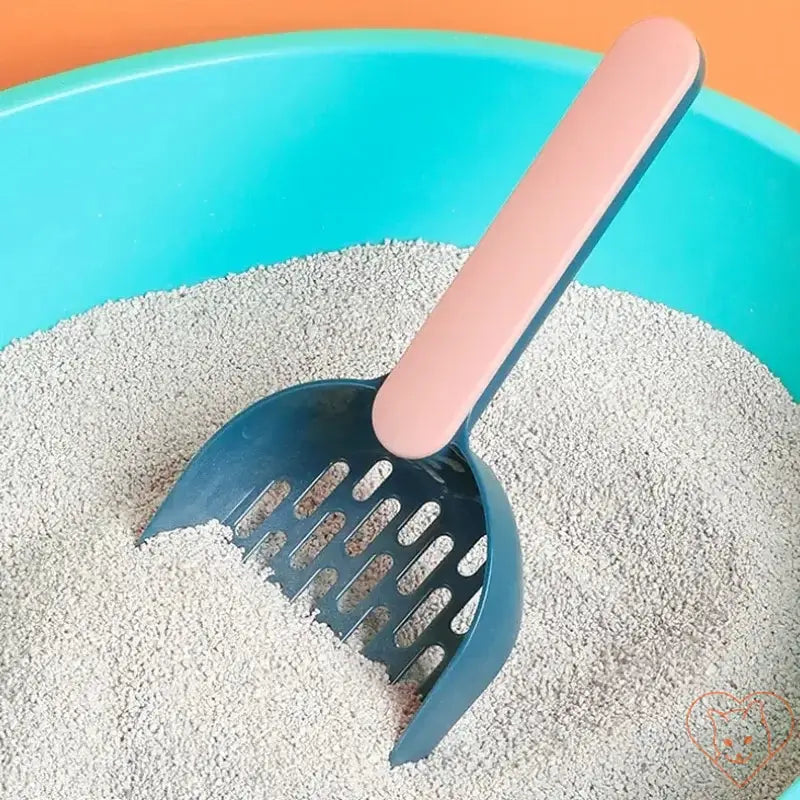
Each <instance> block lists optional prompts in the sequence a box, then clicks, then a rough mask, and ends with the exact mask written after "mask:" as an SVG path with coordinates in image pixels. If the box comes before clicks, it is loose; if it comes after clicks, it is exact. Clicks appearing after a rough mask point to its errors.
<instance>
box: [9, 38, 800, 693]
mask: <svg viewBox="0 0 800 800" xmlns="http://www.w3.org/2000/svg"><path fill="white" fill-rule="evenodd" d="M595 62H596V59H595V57H594V56H591V55H588V54H583V53H577V52H575V51H571V50H568V49H564V48H558V47H551V46H546V45H539V44H534V43H523V42H515V41H511V40H503V39H496V38H491V37H476V36H467V35H451V34H424V33H414V32H406V33H404V32H336V33H316V34H298V35H286V36H276V37H263V38H259V39H250V40H239V41H232V42H221V43H214V44H209V45H201V46H195V47H189V48H181V49H178V50H173V51H166V52H163V53H158V54H152V55H147V56H141V57H137V58H133V59H127V60H124V61H120V62H112V63H110V64H105V65H100V66H97V67H92V68H89V69H86V70H80V71H77V72H74V73H69V74H66V75H63V76H57V77H55V78H52V79H48V80H45V81H41V82H37V83H34V84H30V85H28V86H23V87H20V88H18V89H15V90H11V91H7V92H4V93H0V175H2V176H3V179H2V181H0V281H2V284H1V285H2V290H1V291H0V346H2V344H4V343H5V342H7V341H9V340H10V339H11V338H12V337H15V336H20V335H24V334H27V333H30V332H31V331H33V330H36V329H39V328H43V327H48V326H50V325H52V324H54V323H55V322H57V321H58V320H59V319H62V318H64V317H66V316H68V315H70V314H73V313H76V312H80V311H83V310H85V309H87V308H89V307H91V306H92V305H95V304H97V303H100V302H103V301H105V300H108V299H111V298H119V297H126V296H131V295H134V294H139V293H141V292H144V291H147V290H152V289H164V288H172V287H175V286H178V285H181V284H190V283H195V282H197V281H199V280H202V279H205V278H208V277H215V276H219V275H223V274H225V273H228V272H231V271H236V270H241V269H245V268H247V267H248V266H250V265H252V264H255V263H269V262H274V261H277V260H280V259H283V258H286V257H289V256H294V255H301V254H305V253H311V252H315V251H319V250H325V249H334V248H339V247H343V246H346V245H349V244H354V243H359V242H365V241H381V240H383V239H385V238H400V239H403V238H417V237H421V238H426V239H431V240H439V241H452V242H455V243H458V244H470V243H473V242H475V241H476V240H477V239H478V238H479V236H480V234H481V232H482V231H483V228H484V227H485V225H486V224H487V223H488V222H489V220H490V219H491V217H492V215H493V214H494V213H495V211H496V210H497V208H498V207H499V206H500V205H501V203H502V201H503V200H504V198H505V197H506V196H507V194H508V192H509V191H510V189H511V188H512V187H513V185H514V183H515V182H516V180H517V179H518V178H519V176H520V174H521V173H522V171H523V169H524V168H525V167H526V166H527V164H528V162H529V160H530V156H531V153H532V152H533V151H535V149H536V148H537V147H538V146H539V145H540V144H541V143H542V142H543V141H544V138H545V136H546V135H547V134H548V133H549V131H550V130H551V129H552V127H553V126H554V125H555V123H556V122H557V120H558V118H559V117H560V115H561V114H562V113H563V111H564V110H565V108H566V106H567V105H568V104H569V102H570V101H571V99H572V98H573V97H574V95H575V94H576V93H577V91H578V89H579V88H580V86H581V85H582V83H583V82H584V81H585V79H586V77H587V75H588V72H589V70H590V68H591V67H592V66H593V64H594V63H595ZM798 207H800V136H798V135H797V134H796V133H794V132H792V131H790V130H788V129H786V128H784V127H783V126H780V125H779V124H777V123H775V122H773V121H771V120H769V119H767V118H765V117H764V116H762V115H760V114H758V113H756V112H753V111H752V110H750V109H747V108H746V107H744V106H741V105H739V104H737V103H735V102H733V101H730V100H727V99H725V98H722V97H720V96H719V95H715V94H713V93H709V92H703V93H702V94H701V97H700V98H699V100H698V101H697V103H696V104H695V106H694V107H693V110H692V111H691V112H690V113H689V115H688V117H687V118H686V119H685V120H684V121H683V122H682V123H681V124H680V125H679V127H678V129H677V131H676V133H675V135H674V136H673V138H672V139H671V140H670V141H669V143H668V144H667V145H666V146H665V148H664V150H663V152H662V154H661V156H660V157H659V159H658V160H657V161H656V163H655V164H654V165H653V167H652V168H651V169H650V170H649V172H648V173H647V175H646V176H645V178H644V179H643V181H642V183H641V184H640V186H639V187H638V188H637V189H636V190H635V191H634V192H633V194H632V196H631V198H630V200H629V202H628V203H627V205H626V206H625V208H624V209H623V210H622V212H621V213H620V214H619V216H618V217H617V218H616V219H615V221H614V222H613V223H612V224H611V226H610V227H609V229H608V232H607V234H606V236H605V237H604V239H603V240H602V242H600V243H599V244H598V246H597V247H596V249H595V250H594V251H593V252H592V254H591V256H590V257H589V258H588V260H587V261H586V264H585V266H584V267H583V270H582V271H581V275H580V277H581V280H582V281H583V282H586V283H591V284H603V285H606V286H610V287H612V288H618V289H626V290H629V291H632V292H634V293H635V294H638V295H640V296H643V297H647V298H650V299H654V300H658V301H661V302H664V303H667V304H668V305H671V306H673V307H675V308H678V309H681V310H685V311H690V312H693V313H696V314H698V315H699V316H701V317H703V318H704V319H706V320H707V321H708V322H710V323H711V324H713V325H715V326H716V327H718V328H721V329H723V330H725V331H727V332H728V333H729V334H730V335H731V336H733V338H735V339H736V340H737V341H739V342H740V343H742V344H743V345H744V346H745V347H747V348H748V349H750V350H751V351H752V352H754V353H756V354H757V355H758V356H759V357H761V358H762V360H764V361H765V362H766V363H767V364H768V365H769V366H770V367H771V369H772V370H773V371H774V372H775V373H776V374H777V375H778V376H779V377H780V378H781V379H782V380H783V381H784V383H785V384H786V385H787V386H788V387H789V389H790V391H791V392H793V394H794V395H795V397H798V396H800V358H798V356H799V355H800V344H799V343H800V315H798V314H797V309H798V302H799V301H800V270H798V264H800V226H798V225H797V208H798ZM462 455H463V454H462ZM472 466H473V470H474V474H475V476H476V480H477V481H479V482H482V485H481V487H480V488H481V490H482V491H483V492H484V493H489V492H494V491H497V487H496V486H494V485H493V484H492V480H493V479H491V477H490V474H489V475H487V474H485V473H488V471H487V470H484V469H483V467H481V465H479V464H473V465H472ZM509 513H510V512H509ZM498 524H500V525H501V526H502V525H503V524H504V523H503V522H502V520H501V521H499V522H498ZM509 552H511V551H509ZM512 557H513V556H512ZM490 571H491V569H490V567H488V566H487V572H490ZM484 579H485V580H488V578H487V577H485V578H484ZM476 624H477V623H476ZM434 699H435V702H436V704H437V705H438V704H441V707H447V705H448V703H449V700H450V698H447V697H444V698H437V696H436V687H434V689H433V690H432V691H431V692H430V694H429V695H428V702H429V703H433V702H434Z"/></svg>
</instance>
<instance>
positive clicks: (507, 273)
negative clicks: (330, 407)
mask: <svg viewBox="0 0 800 800" xmlns="http://www.w3.org/2000/svg"><path fill="white" fill-rule="evenodd" d="M701 69H702V55H701V51H700V47H699V45H698V44H697V42H696V40H695V38H694V36H693V35H692V33H691V32H690V31H689V30H688V29H687V28H685V27H684V26H683V25H682V24H680V23H679V22H676V21H674V20H671V19H650V20H646V21H644V22H640V23H637V24H636V25H633V26H632V27H631V28H629V29H628V30H626V31H625V32H624V33H623V34H622V35H621V36H620V37H619V39H617V41H616V42H615V43H614V45H613V46H612V48H611V50H609V52H608V53H607V55H606V56H605V58H604V59H603V60H602V61H601V63H600V64H599V66H598V67H597V69H596V70H595V72H594V73H593V74H592V76H591V77H590V78H589V80H588V81H587V83H586V85H585V86H584V88H583V89H582V91H581V92H580V94H579V95H578V97H577V98H576V99H575V101H574V102H573V104H572V105H571V106H570V108H569V109H568V110H567V112H566V114H565V115H564V117H563V118H562V120H561V122H560V123H559V124H558V127H557V128H556V129H555V131H553V133H552V134H551V136H550V138H549V139H548V140H547V142H546V143H545V145H544V146H543V148H542V150H541V151H540V153H539V155H538V157H537V158H536V160H535V161H534V162H533V164H532V165H531V166H530V167H529V169H528V171H527V172H526V173H525V175H524V176H523V178H522V179H521V180H520V182H519V183H518V185H517V186H516V188H515V189H514V191H513V193H512V194H511V196H510V197H509V198H508V200H507V201H506V203H505V205H504V206H503V208H502V209H501V211H500V213H499V214H498V215H497V217H496V218H495V220H494V221H493V222H492V224H491V225H490V226H489V228H488V229H487V231H486V233H485V234H484V236H483V238H482V239H481V241H480V242H479V243H478V245H477V246H476V248H475V250H474V251H473V252H472V254H471V256H470V257H469V259H468V260H467V261H466V263H465V264H464V265H463V266H462V268H461V270H460V271H459V273H458V275H457V276H456V278H455V280H454V281H453V283H452V284H451V285H450V287H449V288H448V289H447V291H446V292H445V294H444V295H443V296H442V298H441V300H440V301H439V303H438V304H437V306H436V308H434V310H433V312H432V313H431V315H430V316H429V317H428V319H427V320H426V322H425V323H424V325H423V326H422V328H421V329H420V331H419V333H418V334H417V336H416V337H415V339H414V340H413V341H412V342H411V344H410V345H409V347H408V349H407V350H406V351H405V353H404V354H403V356H402V357H401V359H400V361H399V362H398V364H397V366H396V367H395V368H394V370H393V371H392V372H391V373H390V374H389V376H388V377H387V378H386V380H385V381H384V382H383V383H382V384H381V386H380V388H379V390H378V392H377V395H376V397H375V403H374V406H373V413H372V423H373V426H374V430H375V434H376V436H377V437H378V440H379V441H380V442H381V444H383V446H384V447H385V448H386V449H387V450H389V452H391V453H393V454H395V455H397V456H399V457H402V458H425V457H427V456H430V455H432V454H434V453H436V452H438V451H439V450H441V449H442V448H443V447H445V446H446V445H447V444H448V443H449V442H450V441H451V440H452V438H453V437H454V436H455V434H456V433H457V431H458V430H459V428H460V426H461V425H462V424H463V423H464V422H465V420H467V418H468V417H469V415H470V412H471V410H472V409H473V407H474V406H475V405H476V403H478V401H479V399H480V398H481V396H482V394H483V392H484V391H485V390H486V389H487V387H488V386H489V385H490V383H491V381H492V379H493V377H494V376H495V374H496V373H497V372H498V370H499V369H500V367H501V366H502V365H503V362H504V361H505V359H506V358H507V357H508V356H509V355H510V354H511V352H512V350H513V348H514V346H515V344H516V343H517V341H518V340H519V339H520V337H522V336H523V334H524V333H525V331H526V329H527V328H528V326H529V325H530V324H531V322H532V321H533V319H534V317H535V315H536V313H537V311H539V309H540V308H541V307H542V306H543V305H544V304H545V302H546V301H547V299H548V296H549V295H550V293H551V292H553V290H554V289H555V287H556V284H557V283H558V281H559V279H560V278H562V276H563V275H564V273H565V272H566V271H567V269H568V268H569V266H570V264H571V262H572V261H573V259H575V257H576V255H577V254H578V252H579V250H580V249H581V247H582V246H583V245H584V244H585V243H586V241H587V239H588V238H589V237H590V236H591V234H592V232H593V231H594V230H595V228H596V227H597V226H598V223H599V222H600V221H601V218H602V217H603V215H604V214H605V212H606V211H608V209H609V206H610V205H611V204H612V203H613V201H614V200H615V198H616V197H617V195H618V194H619V193H620V192H621V190H622V188H623V187H624V186H625V184H626V182H627V181H628V179H629V178H630V177H631V175H632V173H633V172H634V170H635V169H636V167H637V166H638V165H639V163H640V162H641V161H642V159H643V158H644V157H645V155H646V154H647V151H648V149H649V148H650V146H651V145H652V144H653V143H654V141H655V140H656V137H657V136H658V135H659V133H660V132H661V131H662V129H663V128H664V127H665V126H666V125H667V123H668V122H669V119H670V117H671V115H672V114H673V112H674V111H675V110H676V108H677V107H678V105H679V104H680V102H681V101H682V100H683V99H684V97H685V96H686V95H687V93H688V92H689V91H690V89H691V88H692V86H693V85H694V84H695V82H696V80H697V77H698V75H699V74H700V72H701Z"/></svg>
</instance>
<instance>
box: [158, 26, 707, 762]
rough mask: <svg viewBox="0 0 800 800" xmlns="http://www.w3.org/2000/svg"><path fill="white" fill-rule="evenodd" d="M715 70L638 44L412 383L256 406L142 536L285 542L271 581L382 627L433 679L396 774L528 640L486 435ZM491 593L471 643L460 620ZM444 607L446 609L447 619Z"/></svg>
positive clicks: (619, 46)
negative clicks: (493, 414) (509, 385)
mask: <svg viewBox="0 0 800 800" xmlns="http://www.w3.org/2000/svg"><path fill="white" fill-rule="evenodd" d="M702 72H703V59H702V54H701V51H700V48H699V46H698V44H697V42H696V41H695V39H694V37H693V36H692V34H691V33H690V32H689V31H688V30H687V29H686V28H684V27H683V26H682V25H680V24H679V23H677V22H674V21H672V20H668V19H653V20H647V21H645V22H641V23H638V24H637V25H634V26H633V27H631V28H630V29H628V30H627V31H626V32H624V33H623V34H622V36H621V37H620V38H619V39H618V40H617V41H616V43H615V44H614V45H613V47H612V48H611V50H610V51H609V52H608V54H607V55H606V57H605V58H604V59H603V61H602V62H601V63H600V64H599V66H598V67H597V69H596V70H595V72H594V73H593V75H592V76H591V77H590V79H589V80H588V82H587V83H586V85H585V86H584V88H583V89H582V91H581V92H580V94H579V95H578V97H577V98H576V99H575V101H574V103H573V104H572V106H571V107H570V108H569V109H568V111H567V112H566V114H565V115H564V117H563V118H562V120H561V122H560V123H559V125H558V127H557V128H556V130H555V131H554V132H553V133H552V135H551V136H550V138H549V140H548V141H547V142H546V143H545V145H544V146H543V148H542V149H541V152H540V153H539V155H538V157H537V158H536V160H535V161H534V162H533V164H532V165H531V166H530V168H529V169H528V171H527V173H526V174H525V175H524V176H523V178H522V179H521V180H520V182H519V184H518V185H517V187H516V188H515V189H514V192H513V193H512V194H511V196H510V197H509V198H508V200H507V202H506V203H505V205H504V206H503V208H502V209H501V211H500V213H499V214H498V215H497V217H496V218H495V220H494V222H493V223H492V224H491V225H490V227H489V228H488V230H487V231H486V233H485V235H484V237H483V238H482V239H481V241H480V242H479V244H478V245H477V246H476V248H475V250H474V251H473V253H472V254H471V256H470V257H469V259H468V260H467V261H466V263H465V264H464V265H463V267H462V268H461V270H460V271H459V273H458V275H457V277H456V278H455V280H454V281H453V283H452V284H451V286H450V287H449V289H448V290H447V291H446V292H445V294H444V295H443V296H442V298H441V300H440V302H439V303H438V305H437V306H436V308H435V309H434V310H433V312H432V313H431V315H430V317H429V318H428V319H427V321H426V322H425V323H424V325H423V326H422V328H421V329H420V331H419V333H418V334H417V336H416V338H415V339H414V340H413V341H412V343H411V344H410V346H409V347H408V348H407V350H406V351H405V353H404V354H403V356H402V357H401V359H400V361H399V362H398V364H397V366H396V367H395V368H394V370H393V371H392V372H391V373H390V374H389V375H388V376H384V377H381V378H378V379H377V380H333V381H320V382H315V383H309V384H304V385H301V386H296V387H293V388H290V389H286V390H284V391H281V392H278V393H276V394H274V395H271V396H269V397H266V398H264V399H262V400H260V401H258V402H256V403H255V404H253V405H252V406H250V407H249V408H247V409H246V410H244V411H242V412H241V413H240V414H238V415H237V416H236V417H235V418H234V419H233V420H231V421H230V422H229V423H227V424H226V425H225V426H224V427H222V428H221V429H220V430H219V431H218V432H217V433H216V434H215V435H214V436H213V437H212V438H211V439H210V440H209V441H208V442H207V443H206V444H205V445H204V446H203V447H202V449H201V450H200V451H199V452H198V453H197V455H196V456H195V457H194V458H193V459H192V461H191V462H190V464H189V465H188V467H187V469H186V470H185V472H184V473H183V474H182V475H181V477H180V478H179V479H178V481H177V482H176V484H175V486H174V487H173V489H172V490H171V491H170V493H169V495H168V496H167V498H166V499H165V501H164V503H163V505H162V506H161V508H160V509H159V510H158V512H157V513H156V514H155V516H154V517H153V519H152V520H151V521H150V523H149V525H148V526H147V528H146V530H145V531H144V533H143V534H142V540H145V539H148V538H150V537H151V536H154V535H156V534H157V533H159V532H161V531H167V530H173V529H176V528H183V527H190V526H195V525H199V524H202V523H205V522H207V521H209V520H211V519H217V520H219V521H221V522H222V523H224V524H225V525H227V526H229V527H231V528H232V529H233V530H234V536H235V538H234V542H235V543H236V544H237V545H238V546H239V547H240V548H241V549H242V551H243V553H244V555H245V557H256V556H257V555H259V554H261V555H262V556H263V554H264V553H265V552H267V551H266V548H270V550H269V552H271V553H272V556H271V560H270V562H269V564H270V567H271V569H272V570H273V574H272V576H271V577H272V579H273V580H275V581H276V582H277V583H278V584H279V585H280V586H281V588H282V590H283V591H284V592H285V593H286V594H287V595H288V596H289V597H290V598H292V599H294V598H296V597H298V596H299V595H300V594H301V593H303V592H305V591H306V590H309V591H311V590H314V594H315V604H316V606H317V607H318V619H319V620H320V621H322V622H325V623H327V624H328V625H329V626H330V627H331V628H333V630H334V631H335V632H336V634H337V635H338V636H339V637H341V638H342V639H347V638H348V637H350V636H352V635H353V634H354V633H355V632H356V631H357V629H358V630H361V631H365V630H369V631H370V632H371V638H369V639H368V641H366V644H365V645H364V651H363V652H364V654H365V655H366V656H367V657H368V658H371V659H374V660H377V661H381V662H383V663H384V664H385V665H386V668H387V670H388V674H389V678H390V680H392V681H399V680H403V679H404V678H407V677H408V676H409V675H411V674H412V673H413V672H414V671H415V670H417V669H418V668H419V667H420V666H421V665H423V664H427V665H428V668H429V669H430V668H432V671H430V672H429V674H428V675H427V676H426V677H425V678H424V679H423V680H422V682H421V683H420V685H419V693H420V696H421V697H422V703H421V705H420V707H419V709H418V711H417V712H416V714H415V715H414V717H413V718H412V719H411V721H410V722H409V724H408V726H407V728H406V729H405V731H404V732H403V733H402V735H401V736H400V738H399V740H398V741H397V743H396V745H395V747H394V749H393V751H392V754H391V762H392V763H393V764H400V763H403V762H407V761H414V760H417V759H420V758H423V757H425V756H427V755H428V754H429V753H430V752H431V751H432V750H433V748H434V747H435V746H436V745H437V744H438V742H439V741H440V740H441V739H442V737H443V736H444V735H445V734H446V733H447V732H448V730H450V728H451V727H452V726H453V725H454V724H455V723H456V721H457V720H458V719H459V718H460V717H461V716H462V714H464V712H465V711H466V710H467V709H468V708H469V706H470V705H471V704H472V703H473V701H474V700H475V699H476V698H477V697H478V696H479V695H480V694H481V693H482V692H483V690H484V689H485V688H486V687H487V686H488V685H489V683H490V682H491V681H492V679H493V678H494V677H495V675H496V674H497V673H498V671H499V670H500V668H501V667H502V665H503V663H504V662H505V660H506V658H507V657H508V655H509V653H510V652H511V649H512V647H513V645H514V641H515V639H516V637H517V633H518V630H519V625H520V617H521V610H522V579H521V553H520V544H519V538H518V534H517V529H516V525H515V523H514V517H513V514H512V510H511V508H510V506H509V503H508V500H507V499H506V497H505V494H504V492H503V489H502V487H501V486H500V484H499V483H498V481H497V479H496V478H495V477H494V475H493V474H492V471H491V469H490V468H489V467H488V466H487V465H486V464H484V463H483V462H482V461H481V460H480V459H479V458H478V457H477V456H475V455H474V454H473V453H472V452H471V450H470V446H469V435H470V430H471V428H472V426H473V424H474V422H475V421H476V420H477V419H478V417H479V416H480V415H481V412H482V411H483V410H484V408H485V407H486V405H487V404H488V403H489V401H490V399H491V397H492V396H493V395H494V393H495V392H496V391H497V389H498V387H499V386H500V384H501V383H502V381H503V379H504V378H505V377H506V375H507V374H508V372H509V370H510V369H511V368H512V366H513V365H514V363H515V362H516V360H517V358H518V357H519V356H520V354H521V353H522V351H523V349H524V347H525V346H526V345H527V343H528V342H529V341H530V339H531V337H532V336H533V335H534V333H535V332H536V330H537V329H538V328H539V326H540V325H541V324H542V322H543V321H544V319H545V317H546V316H547V314H548V313H549V311H550V310H551V309H552V307H553V306H554V305H555V303H556V301H557V300H558V298H559V296H560V295H561V294H562V292H563V291H564V289H565V288H566V286H567V285H568V283H569V281H570V280H571V279H572V278H573V277H574V275H575V273H576V272H577V270H578V268H579V267H580V265H581V264H582V263H583V261H584V260H585V258H586V257H587V255H588V254H589V252H590V250H591V249H592V247H593V246H594V244H595V243H596V242H597V240H598V239H599V237H600V236H601V235H602V232H603V231H604V230H605V228H606V226H607V225H608V223H609V222H610V221H611V219H612V217H613V215H614V214H615V213H616V211H617V210H618V209H619V207H620V206H621V204H622V203H623V202H624V199H625V197H626V196H627V195H628V193H629V192H630V190H631V189H632V188H633V186H634V184H635V183H636V181H637V180H638V178H639V177H640V175H641V173H642V172H643V170H644V168H645V167H646V165H647V164H648V163H649V162H650V160H651V159H652V158H653V156H654V155H655V153H656V152H657V150H658V149H659V147H660V146H661V144H663V142H664V140H665V139H666V137H667V136H668V135H669V133H670V132H671V131H672V129H673V127H674V126H675V124H676V123H677V122H678V120H679V119H680V118H681V117H682V115H683V114H684V113H685V111H686V109H687V107H688V105H689V104H690V103H691V101H692V99H693V98H694V96H695V94H696V93H697V91H698V90H699V87H700V83H701V81H702ZM365 476H368V480H367V484H369V486H368V488H367V489H364V486H365V480H364V479H365ZM381 481H382V482H381ZM376 484H379V485H377V486H376ZM532 500H534V501H535V499H534V498H532ZM484 537H485V546H486V558H485V562H484V563H483V564H482V565H481V566H480V567H479V568H477V569H475V566H476V562H475V560H474V558H473V556H474V555H475V552H476V551H477V549H478V548H480V547H481V546H482V543H483V540H484ZM465 557H466V558H465ZM320 587H321V588H320ZM434 599H435V600H436V605H435V606H433V605H432V604H431V603H432V600H434ZM476 599H477V606H476V610H475V612H474V617H473V618H472V621H471V623H469V627H468V629H467V630H466V631H465V632H463V630H462V629H460V628H459V625H458V624H456V623H457V622H458V620H459V619H460V618H463V616H464V611H465V606H467V604H468V603H470V601H472V604H471V606H470V607H472V606H474V605H475V603H476ZM426 609H428V612H427V613H426ZM430 609H434V610H435V609H439V611H438V613H437V614H436V615H435V616H434V618H433V619H432V621H430V622H429V623H428V620H429V619H430V617H431V616H432V614H433V613H434V611H431V610H430ZM460 614H461V617H459V615H460ZM426 623H428V624H427V625H426ZM364 638H365V639H366V636H365V637H364ZM437 661H438V663H437Z"/></svg>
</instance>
